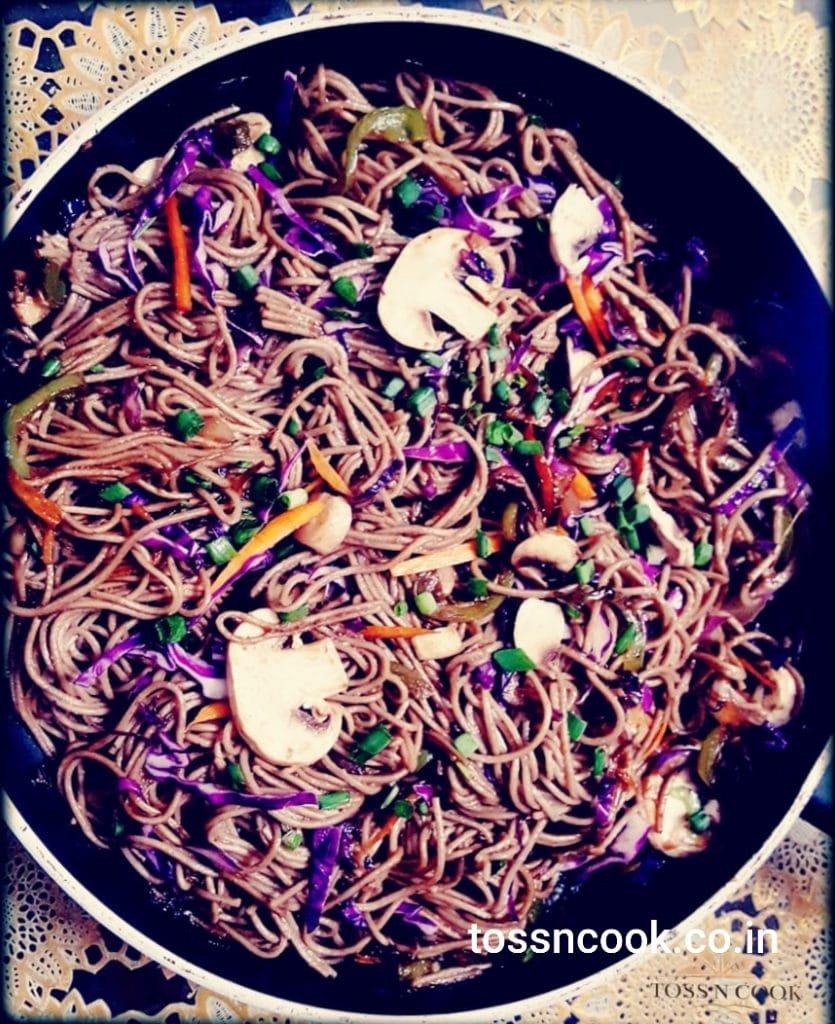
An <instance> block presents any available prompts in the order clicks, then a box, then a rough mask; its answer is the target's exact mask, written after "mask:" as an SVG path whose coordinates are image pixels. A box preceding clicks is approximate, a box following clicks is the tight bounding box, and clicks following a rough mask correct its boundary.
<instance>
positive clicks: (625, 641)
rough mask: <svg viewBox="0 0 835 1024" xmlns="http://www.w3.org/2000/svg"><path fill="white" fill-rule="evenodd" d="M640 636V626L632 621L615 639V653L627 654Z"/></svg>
mask: <svg viewBox="0 0 835 1024" xmlns="http://www.w3.org/2000/svg"><path fill="white" fill-rule="evenodd" d="M637 636H638V627H637V626H636V625H635V623H634V622H630V623H629V625H628V626H627V627H626V629H625V630H624V631H623V632H622V633H621V634H620V636H619V637H618V638H617V640H616V641H615V654H626V652H627V651H628V650H629V648H630V647H631V646H632V644H633V643H634V642H635V639H636V637H637Z"/></svg>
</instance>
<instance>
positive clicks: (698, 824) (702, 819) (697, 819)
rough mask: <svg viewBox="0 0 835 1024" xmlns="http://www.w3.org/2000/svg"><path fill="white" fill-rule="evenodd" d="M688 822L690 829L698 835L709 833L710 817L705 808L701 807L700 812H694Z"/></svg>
mask: <svg viewBox="0 0 835 1024" xmlns="http://www.w3.org/2000/svg"><path fill="white" fill-rule="evenodd" d="M687 820H688V822H689V823H690V828H691V829H692V830H693V831H694V832H695V833H696V834H697V835H699V834H701V833H702V832H707V830H708V829H709V828H710V825H711V821H710V815H709V814H708V813H707V811H706V810H705V809H704V808H703V807H700V808H699V809H698V811H694V812H693V813H692V814H691V815H690V816H689V818H688V819H687Z"/></svg>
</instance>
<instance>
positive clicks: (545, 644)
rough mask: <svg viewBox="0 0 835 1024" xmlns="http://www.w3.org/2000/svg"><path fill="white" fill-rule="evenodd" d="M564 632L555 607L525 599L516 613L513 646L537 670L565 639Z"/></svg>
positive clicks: (561, 611)
mask: <svg viewBox="0 0 835 1024" xmlns="http://www.w3.org/2000/svg"><path fill="white" fill-rule="evenodd" d="M567 632H568V629H567V627H566V624H565V615H564V614H563V610H562V608H561V607H560V606H559V605H558V604H555V603H554V602H553V601H543V600H541V599H540V598H538V597H529V598H526V599H525V600H524V601H523V602H522V603H521V604H520V605H519V611H518V612H517V613H516V621H515V623H514V625H513V643H514V644H515V645H516V646H517V647H521V648H522V650H523V651H524V652H525V654H527V656H528V657H529V658H530V659H531V660H532V661H533V662H534V663H535V664H536V666H537V667H541V666H543V665H544V664H545V663H546V662H547V661H548V659H549V656H550V655H552V654H553V653H554V651H555V650H556V649H557V648H558V647H559V646H560V644H561V643H562V642H563V640H565V637H566V633H567Z"/></svg>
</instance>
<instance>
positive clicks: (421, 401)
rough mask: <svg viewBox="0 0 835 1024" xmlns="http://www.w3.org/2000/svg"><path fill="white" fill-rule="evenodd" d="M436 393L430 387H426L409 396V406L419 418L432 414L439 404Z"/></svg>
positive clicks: (416, 389) (417, 389)
mask: <svg viewBox="0 0 835 1024" xmlns="http://www.w3.org/2000/svg"><path fill="white" fill-rule="evenodd" d="M437 401H438V399H437V397H436V395H435V392H434V391H433V390H432V388H430V387H429V386H428V385H424V386H423V387H420V388H415V390H414V391H413V392H412V393H411V395H409V406H410V408H411V409H412V411H413V412H414V413H415V415H417V416H426V415H427V414H428V413H430V412H432V410H433V409H434V408H435V405H436V404H437Z"/></svg>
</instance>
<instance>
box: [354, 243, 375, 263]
mask: <svg viewBox="0 0 835 1024" xmlns="http://www.w3.org/2000/svg"><path fill="white" fill-rule="evenodd" d="M351 250H352V252H353V254H354V256H355V257H356V258H357V259H358V260H367V259H368V257H369V256H373V255H374V246H373V245H369V244H368V242H357V243H356V244H355V245H353V246H352V247H351Z"/></svg>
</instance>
